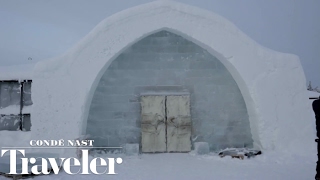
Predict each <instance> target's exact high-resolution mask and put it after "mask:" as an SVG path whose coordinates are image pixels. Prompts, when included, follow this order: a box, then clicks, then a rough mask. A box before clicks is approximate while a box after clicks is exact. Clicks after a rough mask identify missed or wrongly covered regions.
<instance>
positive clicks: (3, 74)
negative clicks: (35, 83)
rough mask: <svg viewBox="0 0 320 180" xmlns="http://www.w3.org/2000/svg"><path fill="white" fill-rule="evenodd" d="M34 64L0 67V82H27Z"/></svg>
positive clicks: (30, 77)
mask: <svg viewBox="0 0 320 180" xmlns="http://www.w3.org/2000/svg"><path fill="white" fill-rule="evenodd" d="M34 66H35V64H22V65H14V66H0V81H1V80H29V79H32V71H33V68H34Z"/></svg>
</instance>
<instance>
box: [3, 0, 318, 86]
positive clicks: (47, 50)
mask: <svg viewBox="0 0 320 180" xmlns="http://www.w3.org/2000/svg"><path fill="white" fill-rule="evenodd" d="M151 1H152V0H0V66H9V65H16V64H26V63H35V62H37V61H41V60H45V59H47V58H50V57H54V56H58V55H60V54H62V53H63V52H65V51H66V50H67V49H69V48H70V47H72V46H73V45H74V44H76V43H77V42H78V41H79V40H80V39H81V38H82V37H84V36H85V35H86V34H87V33H88V32H89V31H90V30H91V29H92V28H94V27H95V26H96V25H97V24H98V23H99V22H100V21H102V20H103V19H105V18H106V17H108V16H110V15H112V14H114V13H116V12H119V11H121V10H124V9H127V8H129V7H133V6H136V5H139V4H143V3H147V2H151ZM177 1H179V2H183V3H186V4H189V5H194V6H197V7H200V8H204V9H207V10H209V11H212V12H214V13H217V14H220V15H221V16H224V17H225V18H227V19H228V20H230V21H231V22H233V23H234V24H235V25H236V26H238V27H239V28H240V29H241V30H242V31H243V32H244V33H246V34H247V35H248V36H250V37H251V38H252V39H254V40H255V41H257V42H258V43H260V44H262V45H263V46H265V47H268V48H270V49H274V50H277V51H281V52H287V53H293V54H296V55H298V56H299V57H300V60H301V63H302V66H303V68H304V70H305V73H306V76H307V80H310V81H312V83H313V84H314V85H319V86H320V0H177ZM29 57H32V60H31V61H30V60H28V58H29Z"/></svg>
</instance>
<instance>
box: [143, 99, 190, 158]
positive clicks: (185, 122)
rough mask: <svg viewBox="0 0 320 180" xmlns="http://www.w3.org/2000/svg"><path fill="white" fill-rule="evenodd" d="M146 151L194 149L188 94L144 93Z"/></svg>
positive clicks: (144, 143)
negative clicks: (162, 94)
mask: <svg viewBox="0 0 320 180" xmlns="http://www.w3.org/2000/svg"><path fill="white" fill-rule="evenodd" d="M141 116H142V117H141V135H142V139H141V144H142V152H189V151H191V139H190V138H191V114H190V97H189V96H188V95H177V96H173V95H172V96H171V95H170V96H160V95H155V96H154V95H152V96H151V95H147V96H141Z"/></svg>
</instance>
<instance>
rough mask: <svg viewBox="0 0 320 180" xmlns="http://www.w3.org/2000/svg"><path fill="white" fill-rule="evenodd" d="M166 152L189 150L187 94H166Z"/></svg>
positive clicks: (189, 123) (188, 103) (189, 126)
mask: <svg viewBox="0 0 320 180" xmlns="http://www.w3.org/2000/svg"><path fill="white" fill-rule="evenodd" d="M166 115H167V152H189V151H191V140H190V137H191V114H190V97H189V96H167V100H166Z"/></svg>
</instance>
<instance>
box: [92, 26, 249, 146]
mask: <svg viewBox="0 0 320 180" xmlns="http://www.w3.org/2000/svg"><path fill="white" fill-rule="evenodd" d="M143 95H149V96H150V95H151V96H162V97H165V96H168V95H169V96H172V95H176V96H179V95H187V96H189V99H190V102H189V103H190V115H191V128H190V142H191V143H193V142H198V141H205V142H208V143H209V145H210V149H211V150H219V149H223V148H226V147H252V146H253V140H252V135H251V130H250V123H249V116H248V112H247V108H246V104H245V101H244V99H243V96H242V94H241V92H240V90H239V87H238V85H237V83H236V81H235V80H234V79H233V77H232V75H231V74H230V73H229V71H228V70H227V69H226V67H225V66H224V65H223V64H222V63H221V62H220V61H219V60H218V59H217V58H216V57H215V56H213V55H212V54H210V53H209V52H208V51H207V50H205V49H203V48H202V47H200V46H198V45H197V44H195V43H193V42H192V41H189V40H187V39H185V38H183V37H182V36H179V35H177V34H175V33H172V32H169V31H168V30H162V31H160V32H156V33H153V34H151V35H149V36H147V37H144V38H143V39H141V40H140V41H138V42H136V43H135V44H133V45H131V46H130V47H128V48H127V49H126V50H125V51H124V52H122V53H121V54H120V55H119V56H118V57H116V58H115V59H114V60H113V61H112V63H111V64H110V66H109V67H108V69H107V70H106V71H105V72H104V73H103V75H102V77H101V79H100V81H99V83H98V85H97V88H96V90H95V92H94V94H93V98H92V102H91V105H90V109H89V113H88V120H87V126H86V133H87V134H90V135H92V136H93V137H95V142H96V144H95V145H98V146H120V145H122V144H125V143H139V144H141V134H143V133H142V132H141V123H142V118H141V117H142V113H141V112H142V106H141V96H143Z"/></svg>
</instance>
